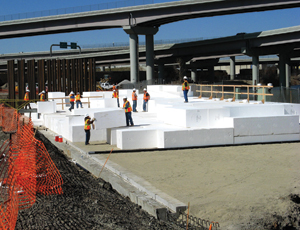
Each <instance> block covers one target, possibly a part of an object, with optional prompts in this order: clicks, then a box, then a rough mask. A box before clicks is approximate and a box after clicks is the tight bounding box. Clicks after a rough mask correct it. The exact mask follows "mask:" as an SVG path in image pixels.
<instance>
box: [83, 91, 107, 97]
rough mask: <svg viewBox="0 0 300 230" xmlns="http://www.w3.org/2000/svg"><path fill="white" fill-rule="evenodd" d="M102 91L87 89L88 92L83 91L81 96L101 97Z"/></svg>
mask: <svg viewBox="0 0 300 230" xmlns="http://www.w3.org/2000/svg"><path fill="white" fill-rule="evenodd" d="M103 93H104V91H89V92H83V93H82V96H83V98H84V97H94V96H97V97H102V96H103Z"/></svg>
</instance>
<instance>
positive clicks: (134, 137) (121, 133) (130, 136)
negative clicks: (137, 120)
mask: <svg viewBox="0 0 300 230" xmlns="http://www.w3.org/2000/svg"><path fill="white" fill-rule="evenodd" d="M117 147H118V148H120V149H146V148H156V147H157V130H156V129H154V130H151V129H133V128H128V129H122V130H117Z"/></svg>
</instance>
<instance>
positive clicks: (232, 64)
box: [230, 56, 235, 80]
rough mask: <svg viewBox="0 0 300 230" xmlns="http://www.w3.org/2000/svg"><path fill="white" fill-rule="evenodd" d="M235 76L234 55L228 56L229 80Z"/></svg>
mask: <svg viewBox="0 0 300 230" xmlns="http://www.w3.org/2000/svg"><path fill="white" fill-rule="evenodd" d="M234 78H235V56H232V57H230V80H234Z"/></svg>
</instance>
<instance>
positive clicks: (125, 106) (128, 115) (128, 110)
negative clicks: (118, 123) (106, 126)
mask: <svg viewBox="0 0 300 230" xmlns="http://www.w3.org/2000/svg"><path fill="white" fill-rule="evenodd" d="M123 102H124V104H123V109H125V117H126V125H127V126H129V123H130V125H131V126H134V124H133V121H132V117H131V111H132V109H131V105H130V103H129V101H128V100H127V97H124V98H123Z"/></svg>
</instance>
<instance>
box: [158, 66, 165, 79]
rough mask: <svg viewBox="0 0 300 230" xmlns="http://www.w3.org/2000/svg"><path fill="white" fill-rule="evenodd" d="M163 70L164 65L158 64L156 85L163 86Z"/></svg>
mask: <svg viewBox="0 0 300 230" xmlns="http://www.w3.org/2000/svg"><path fill="white" fill-rule="evenodd" d="M164 68H165V66H164V64H158V84H163V79H164Z"/></svg>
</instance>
